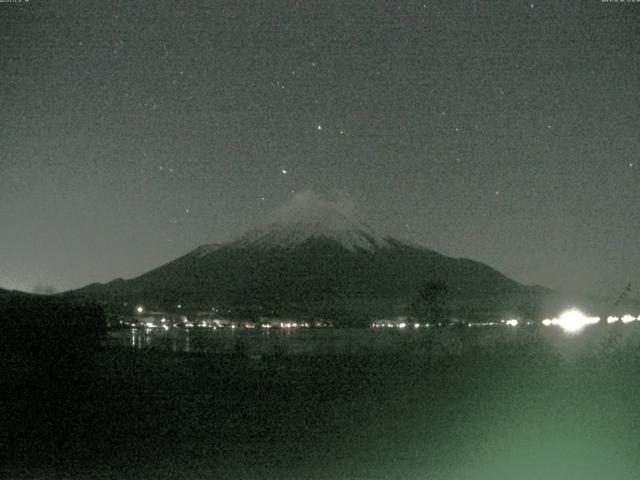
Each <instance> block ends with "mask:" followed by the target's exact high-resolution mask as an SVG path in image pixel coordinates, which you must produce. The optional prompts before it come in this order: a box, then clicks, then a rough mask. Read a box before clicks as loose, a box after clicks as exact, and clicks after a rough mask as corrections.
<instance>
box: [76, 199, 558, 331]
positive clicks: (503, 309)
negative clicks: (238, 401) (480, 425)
mask: <svg viewBox="0 0 640 480" xmlns="http://www.w3.org/2000/svg"><path fill="white" fill-rule="evenodd" d="M434 281H437V282H441V283H444V284H446V285H447V289H448V292H449V293H448V301H449V302H450V304H451V305H450V308H448V309H447V311H450V312H451V314H452V315H454V316H456V317H460V318H475V319H478V318H495V316H496V315H502V314H511V315H514V314H518V311H519V310H526V309H528V310H530V311H532V310H535V309H536V308H537V305H538V304H539V303H540V301H541V298H542V297H544V296H545V295H546V294H547V293H548V290H546V289H544V288H542V287H529V286H525V285H522V284H520V283H518V282H516V281H514V280H511V279H509V278H507V277H506V276H504V275H502V274H501V273H499V272H498V271H496V270H494V269H492V268H490V267H488V266H487V265H484V264H482V263H480V262H476V261H473V260H469V259H464V258H451V257H448V256H445V255H441V254H439V253H437V252H435V251H432V250H429V249H427V248H424V247H421V246H419V245H415V244H410V243H406V242H403V241H400V240H397V239H394V238H392V237H389V236H381V235H379V234H378V233H376V232H375V231H374V230H373V229H372V228H371V227H369V226H368V225H366V224H364V223H362V222H360V221H358V220H356V219H354V218H353V216H350V215H349V214H347V213H345V212H343V211H341V209H340V208H338V207H337V206H336V204H333V203H331V202H326V201H323V200H319V199H317V198H311V202H305V203H303V204H302V205H295V204H294V205H293V206H291V207H288V208H286V209H283V210H281V211H279V212H278V213H277V214H276V215H275V218H274V219H273V221H272V222H271V223H269V224H268V225H267V226H266V227H264V228H261V229H257V230H254V231H252V232H249V233H247V234H246V235H244V236H242V237H241V238H239V239H237V240H235V241H233V242H230V243H227V244H223V245H203V246H201V247H198V248H197V249H195V250H194V251H192V252H190V253H188V254H187V255H184V256H183V257H180V258H178V259H176V260H174V261H172V262H170V263H168V264H166V265H163V266H161V267H159V268H156V269H155V270H152V271H150V272H148V273H145V274H143V275H141V276H139V277H137V278H133V279H130V280H123V279H117V280H114V281H112V282H109V283H107V284H92V285H89V286H87V287H85V288H82V289H80V290H76V291H75V292H73V293H74V294H75V295H77V296H80V297H90V298H92V299H95V300H98V301H101V302H107V303H112V304H116V303H117V304H127V305H128V306H130V305H131V304H133V303H144V304H147V305H149V306H153V307H154V308H162V309H167V310H169V311H175V310H176V308H177V305H181V308H182V309H183V311H195V310H210V309H211V308H212V307H215V308H218V309H222V310H224V311H230V313H231V314H233V313H236V314H238V315H246V316H259V315H301V316H311V317H332V318H334V319H342V320H349V321H356V322H358V321H365V320H366V319H370V318H376V317H380V316H383V315H393V314H402V313H404V312H406V311H407V306H408V305H409V304H411V302H413V301H414V300H415V297H416V295H417V294H418V292H420V290H421V288H423V286H424V284H425V282H434ZM529 313H530V312H529Z"/></svg>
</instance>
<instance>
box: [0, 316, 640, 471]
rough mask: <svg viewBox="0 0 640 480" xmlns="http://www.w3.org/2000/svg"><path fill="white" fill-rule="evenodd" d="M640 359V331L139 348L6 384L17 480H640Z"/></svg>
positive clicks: (536, 330)
mask: <svg viewBox="0 0 640 480" xmlns="http://www.w3.org/2000/svg"><path fill="white" fill-rule="evenodd" d="M184 352H189V353H194V354H184ZM197 353H202V354H203V355H199V354H197ZM225 353H242V354H243V355H224V354H225ZM378 353H381V354H382V355H379V354H378ZM639 353H640V325H638V324H632V325H613V326H606V325H604V326H593V327H588V328H585V330H584V331H583V332H582V333H580V334H574V335H567V334H564V333H563V332H562V331H561V330H560V329H558V328H544V327H531V328H527V327H524V328H520V327H517V328H510V327H495V328H462V329H460V328H457V329H456V328H453V329H450V328H434V329H428V330H427V329H425V330H417V331H416V330H403V331H399V330H373V329H361V330H356V329H318V330H313V329H309V330H306V329H304V330H295V331H293V330H292V331H280V330H272V331H268V332H267V331H261V330H236V331H232V330H216V331H213V330H207V329H193V330H181V329H169V330H167V331H164V330H145V329H139V330H138V329H136V330H133V331H132V330H121V331H117V332H112V333H111V334H110V338H109V344H108V345H107V346H106V348H104V349H101V350H99V351H97V352H95V354H94V355H93V357H91V358H86V359H85V360H84V361H83V362H82V363H81V364H78V365H74V366H68V367H67V368H66V369H65V370H62V371H58V369H51V368H47V365H43V371H42V373H41V374H38V372H35V371H34V372H32V374H31V378H30V379H27V380H28V381H26V380H25V374H24V369H21V370H16V374H15V375H13V376H12V377H10V376H8V375H7V376H6V377H5V380H6V385H5V386H4V388H3V390H2V391H9V390H8V386H9V385H14V389H15V385H23V386H22V391H21V392H18V393H17V394H16V395H14V396H13V397H10V398H7V399H5V400H4V403H3V404H0V407H2V408H3V409H4V410H3V411H4V412H6V413H5V415H4V416H3V419H2V420H3V421H4V422H5V425H4V428H2V429H0V447H1V446H2V445H3V444H4V445H5V446H6V447H7V448H5V449H4V451H5V452H11V451H13V452H14V454H13V456H12V457H11V461H10V462H9V461H7V462H5V466H3V463H2V462H1V461H0V478H11V479H25V480H27V479H28V480H31V479H34V478H41V479H48V478H65V479H78V480H81V479H82V480H84V479H89V478H91V479H96V478H100V479H118V480H121V479H125V480H129V479H131V480H139V479H144V478H153V479H167V480H168V479H171V480H173V479H186V480H196V479H204V478H233V479H242V480H244V479H247V480H254V479H262V478H275V479H281V480H289V479H290V480H300V479H307V480H352V479H362V480H364V479H366V480H374V479H375V480H383V479H384V480H387V479H398V480H399V479H402V480H405V479H416V480H417V479H430V480H495V479H511V478H514V479H515V478H517V479H522V480H539V479H544V480H568V479H580V480H601V479H603V478H606V479H614V480H636V479H637V478H640V457H639V456H638V447H637V446H638V445H639V444H640V409H639V408H638V401H637V399H638V398H640V376H639V375H638V373H637V372H638V371H640V354H639ZM208 354H210V355H208ZM220 354H223V355H220ZM247 354H249V355H247ZM273 354H275V355H273ZM278 354H280V355H278ZM251 355H266V356H265V357H263V358H260V361H256V358H251ZM18 373H19V374H18ZM1 379H2V377H1V376H0V380H1ZM12 379H13V380H12ZM9 380H11V381H9ZM2 386H3V385H2V384H0V387H2ZM43 386H46V387H43ZM0 401H2V400H1V399H0ZM1 454H2V450H1V449H0V455H1ZM0 460H1V457H0Z"/></svg>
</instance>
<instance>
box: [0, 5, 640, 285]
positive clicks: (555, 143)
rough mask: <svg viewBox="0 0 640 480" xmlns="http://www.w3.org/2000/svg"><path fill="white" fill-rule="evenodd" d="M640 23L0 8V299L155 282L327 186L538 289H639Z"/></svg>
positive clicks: (295, 8)
mask: <svg viewBox="0 0 640 480" xmlns="http://www.w3.org/2000/svg"><path fill="white" fill-rule="evenodd" d="M638 25H640V3H632V2H628V3H621V2H601V1H600V0H591V1H585V2H569V1H557V2H550V1H538V0H530V1H494V2H488V1H477V2H472V1H459V2H453V1H447V2H444V1H442V2H440V1H439V2H426V3H423V2H395V1H394V2H382V1H370V2H351V1H347V0H341V1H329V0H322V1H317V0H313V1H299V2H294V1H290V2H279V1H268V2H267V1H265V2H260V1H253V0H252V1H247V2H242V1H238V0H234V1H232V2H217V1H216V2H205V1H202V2H196V1H182V2H180V1H166V0H162V1H156V0H154V1H146V2H140V1H135V2H123V1H119V2H116V1H108V0H100V1H93V2H89V1H85V0H75V1H50V0H48V1H44V0H31V1H28V2H25V1H23V2H21V3H6V2H5V3H0V124H1V126H2V129H1V133H0V225H1V227H0V286H1V287H4V288H11V289H25V290H32V289H33V287H34V285H36V284H37V283H42V284H46V285H51V286H53V287H54V288H55V289H56V290H58V291H60V290H65V289H69V288H76V287H80V286H83V285H86V284H88V283H90V282H95V281H100V282H105V281H110V280H112V279H114V278H116V277H124V278H129V277H132V276H136V275H139V274H141V273H143V272H145V271H147V270H149V269H151V268H154V267H156V266H159V265H161V264H163V263H165V262H167V261H169V260H172V259H174V258H176V257H178V256H180V255H183V254H184V253H186V252H188V251H190V250H192V249H194V248H195V247H197V246H198V245H201V244H203V243H212V242H216V243H217V242H224V241H228V240H231V239H233V238H235V237H236V236H238V235H239V234H241V233H243V232H244V231H245V230H247V229H249V228H252V227H253V226H254V225H255V224H257V223H259V222H260V221H261V219H263V218H264V216H265V215H266V214H267V213H268V212H271V211H272V210H274V209H275V208H277V207H278V206H281V205H282V204H285V203H286V202H287V201H288V200H290V198H291V196H292V195H294V193H293V192H294V191H296V192H300V191H305V190H313V191H315V192H319V193H324V192H335V191H340V192H342V194H345V195H348V196H350V197H351V198H352V199H353V200H354V201H355V202H356V203H357V204H358V205H359V211H360V214H361V216H362V217H363V218H364V219H365V220H366V221H368V222H369V223H371V224H372V225H373V226H375V227H377V228H379V229H381V230H382V231H385V232H388V233H390V234H392V235H395V236H397V237H400V238H404V239H407V240H411V241H414V242H418V243H420V244H423V245H425V246H427V247H429V248H432V249H434V250H437V251H440V252H442V253H445V254H447V255H452V256H464V257H469V258H473V259H476V260H480V261H483V262H486V263H488V264H489V265H491V266H493V267H494V268H497V269H498V270H500V271H502V272H503V273H505V274H507V275H509V276H511V277H513V278H515V279H517V280H519V281H522V282H524V283H529V284H532V283H539V284H543V285H546V286H550V287H555V288H563V289H569V290H580V291H590V292H598V293H607V294H616V293H619V292H618V290H621V289H622V288H623V287H624V286H625V285H626V284H627V283H628V282H631V283H635V284H636V285H637V284H639V283H640V213H639V210H640V209H639V207H640V187H639V185H638V179H639V178H640V177H639V174H640V158H639V156H638V152H639V151H640V101H639V93H640V92H639V90H638V88H639V86H640V82H639V79H640V63H639V61H640V55H639V54H640V27H639V26H638ZM285 172H286V173H285Z"/></svg>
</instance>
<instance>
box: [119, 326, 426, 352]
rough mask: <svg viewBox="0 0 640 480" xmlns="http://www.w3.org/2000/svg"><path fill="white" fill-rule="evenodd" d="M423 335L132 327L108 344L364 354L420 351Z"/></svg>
mask: <svg viewBox="0 0 640 480" xmlns="http://www.w3.org/2000/svg"><path fill="white" fill-rule="evenodd" d="M425 336H426V333H416V332H411V333H409V334H407V333H405V332H398V331H372V330H370V329H300V330H277V331H273V330H270V329H259V330H258V329H256V330H244V329H243V330H240V329H226V330H211V329H199V328H198V329H180V328H172V329H169V330H163V329H158V328H156V329H151V328H132V329H127V330H118V331H113V332H111V333H110V335H109V339H108V343H109V345H113V346H128V347H129V348H131V349H135V350H142V349H146V348H153V349H160V350H169V351H173V352H176V353H180V352H184V353H210V354H229V353H242V354H248V355H273V354H278V353H281V354H300V353H312V354H327V353H331V354H333V353H350V354H353V353H367V352H371V351H384V350H386V349H391V348H393V349H396V348H398V346H404V347H413V348H420V347H421V345H424V343H425V341H424V338H425Z"/></svg>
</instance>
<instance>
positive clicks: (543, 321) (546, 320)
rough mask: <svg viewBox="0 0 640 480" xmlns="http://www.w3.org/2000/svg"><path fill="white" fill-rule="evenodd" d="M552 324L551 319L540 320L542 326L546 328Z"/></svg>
mask: <svg viewBox="0 0 640 480" xmlns="http://www.w3.org/2000/svg"><path fill="white" fill-rule="evenodd" d="M552 323H553V322H552V321H551V319H550V318H545V319H544V320H542V324H543V325H544V326H545V327H548V326H549V325H551V324H552Z"/></svg>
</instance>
